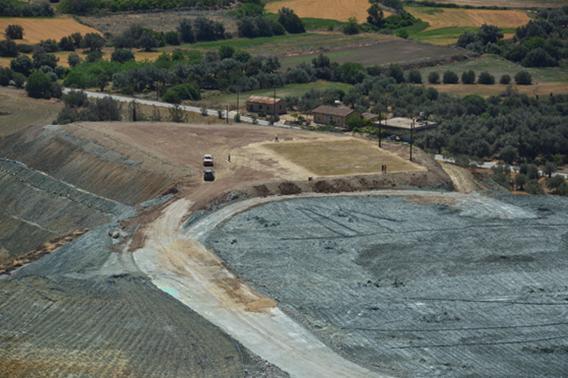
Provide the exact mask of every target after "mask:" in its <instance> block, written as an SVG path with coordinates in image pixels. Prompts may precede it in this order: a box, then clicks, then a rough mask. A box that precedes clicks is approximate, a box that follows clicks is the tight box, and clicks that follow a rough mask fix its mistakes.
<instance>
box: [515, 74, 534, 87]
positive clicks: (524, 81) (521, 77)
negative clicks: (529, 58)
mask: <svg viewBox="0 0 568 378" xmlns="http://www.w3.org/2000/svg"><path fill="white" fill-rule="evenodd" d="M515 83H517V84H518V85H531V84H532V76H531V74H530V73H529V72H528V71H519V72H517V74H516V75H515Z"/></svg>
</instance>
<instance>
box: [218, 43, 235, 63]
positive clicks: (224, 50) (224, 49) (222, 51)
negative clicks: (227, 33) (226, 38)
mask: <svg viewBox="0 0 568 378" xmlns="http://www.w3.org/2000/svg"><path fill="white" fill-rule="evenodd" d="M233 55H235V49H234V48H232V47H231V46H226V45H223V46H221V47H219V58H221V60H222V59H227V58H232V57H233Z"/></svg>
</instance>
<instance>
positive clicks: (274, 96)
mask: <svg viewBox="0 0 568 378" xmlns="http://www.w3.org/2000/svg"><path fill="white" fill-rule="evenodd" d="M274 122H276V87H274V95H273V97H272V120H271V122H270V123H271V124H274Z"/></svg>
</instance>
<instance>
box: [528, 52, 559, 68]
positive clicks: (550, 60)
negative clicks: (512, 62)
mask: <svg viewBox="0 0 568 378" xmlns="http://www.w3.org/2000/svg"><path fill="white" fill-rule="evenodd" d="M521 64H522V65H523V66H525V67H553V66H557V65H558V61H557V60H556V59H555V58H554V57H552V56H551V55H550V54H549V53H548V52H547V51H546V50H545V49H543V48H542V47H539V48H536V49H534V50H531V51H529V52H528V53H527V55H526V56H525V58H524V59H523V60H522V61H521Z"/></svg>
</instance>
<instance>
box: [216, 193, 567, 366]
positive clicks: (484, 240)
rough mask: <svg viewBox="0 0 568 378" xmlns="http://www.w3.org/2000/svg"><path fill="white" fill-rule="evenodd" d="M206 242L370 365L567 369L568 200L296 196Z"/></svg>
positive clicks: (234, 222)
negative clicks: (567, 279) (298, 197)
mask: <svg viewBox="0 0 568 378" xmlns="http://www.w3.org/2000/svg"><path fill="white" fill-rule="evenodd" d="M207 244H208V245H209V246H210V247H211V248H213V249H214V250H215V251H216V252H217V253H218V254H219V255H220V257H221V258H222V259H223V260H224V261H226V262H227V264H228V266H229V267H230V268H231V269H232V270H233V271H234V272H236V273H237V274H238V275H239V276H240V277H241V278H242V279H243V280H244V281H246V282H248V283H250V284H251V285H252V286H253V287H254V288H255V289H257V290H259V291H260V292H262V293H264V294H266V295H268V296H269V297H272V298H275V299H276V300H277V301H278V302H279V307H281V308H282V309H283V310H284V311H285V312H287V313H288V314H289V315H291V316H292V317H293V318H295V319H296V320H298V321H300V322H301V323H302V324H304V325H305V326H306V327H307V328H308V329H309V330H311V331H312V332H313V333H315V334H316V335H317V336H318V337H319V338H320V339H321V340H322V341H324V342H325V343H326V344H328V345H329V346H330V347H332V348H333V349H334V350H336V351H337V352H338V353H340V354H342V355H343V356H345V357H346V358H347V359H350V360H352V361H353V362H356V363H358V364H361V365H362V366H365V367H368V368H371V369H373V368H375V369H377V370H379V371H391V372H392V373H393V374H394V375H400V376H430V375H447V376H464V375H479V376H527V375H528V376H537V375H539V376H542V375H546V376H562V375H564V374H565V373H566V371H567V370H568V353H567V351H568V344H567V342H566V339H567V337H568V320H567V319H566V310H567V309H568V284H567V283H566V277H567V276H568V201H567V200H563V199H559V198H550V197H538V196H528V197H511V196H507V197H502V198H500V199H493V198H488V197H483V196H480V195H461V194H456V193H445V194H443V193H440V194H431V195H420V194H418V195H416V193H414V194H412V195H408V196H402V197H401V196H397V195H394V196H368V197H365V196H360V197H353V196H350V197H341V196H339V197H326V198H323V197H322V198H303V199H294V200H285V201H277V202H272V203H269V204H265V205H262V206H259V207H255V208H252V209H250V210H248V211H246V212H244V213H240V214H238V215H236V216H234V217H233V218H231V219H229V220H227V221H226V222H225V223H223V224H221V225H220V226H219V227H218V228H217V229H215V230H214V231H212V232H210V233H209V235H208V237H207Z"/></svg>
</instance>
